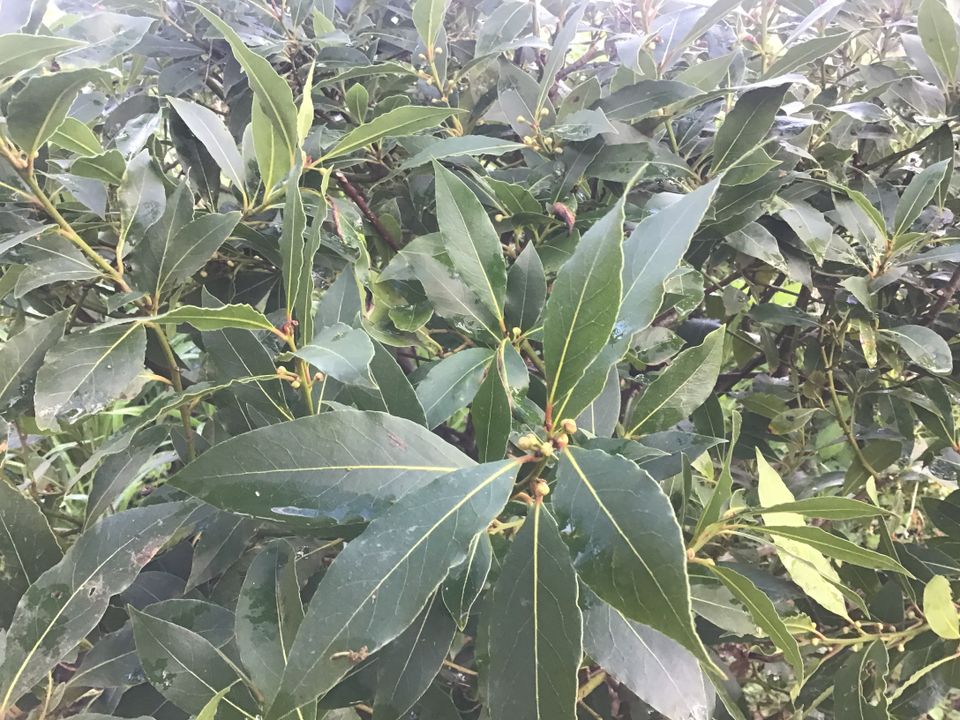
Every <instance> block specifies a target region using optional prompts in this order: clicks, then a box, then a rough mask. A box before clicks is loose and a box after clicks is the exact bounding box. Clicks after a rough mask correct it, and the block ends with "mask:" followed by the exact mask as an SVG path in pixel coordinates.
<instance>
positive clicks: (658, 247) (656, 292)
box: [615, 180, 719, 337]
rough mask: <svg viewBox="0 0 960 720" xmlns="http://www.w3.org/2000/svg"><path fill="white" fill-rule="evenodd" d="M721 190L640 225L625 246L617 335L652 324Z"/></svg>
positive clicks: (709, 188)
mask: <svg viewBox="0 0 960 720" xmlns="http://www.w3.org/2000/svg"><path fill="white" fill-rule="evenodd" d="M718 187H719V181H717V180H714V181H713V182H710V183H707V184H706V185H704V186H702V187H700V188H698V189H696V190H694V191H693V192H692V193H689V194H688V195H684V196H682V197H681V198H680V199H678V200H677V201H676V202H675V203H672V204H670V205H668V206H667V207H665V208H663V209H661V210H658V211H657V212H656V213H654V214H653V215H649V216H647V217H645V218H644V219H643V221H642V222H640V223H639V224H638V225H637V226H636V228H634V230H633V232H632V233H630V237H628V238H627V239H626V241H624V243H623V302H622V303H621V305H620V313H619V315H618V317H617V325H616V326H615V327H616V331H617V332H618V333H620V334H622V335H623V336H624V337H626V336H630V335H633V334H634V333H636V332H638V331H640V330H643V329H644V328H646V327H647V326H649V325H650V323H651V322H653V319H654V318H655V317H656V315H657V312H658V311H659V310H660V305H661V304H662V303H663V294H664V289H663V284H664V282H665V281H666V279H667V278H668V277H669V276H670V274H671V273H673V272H674V271H675V270H676V269H677V267H679V265H680V261H681V260H682V259H683V256H684V254H685V253H686V251H687V248H688V247H690V240H691V239H692V238H693V235H694V233H695V232H696V231H697V228H698V227H699V226H700V221H701V220H703V217H704V215H706V212H707V209H708V208H709V207H710V203H711V202H712V201H713V197H714V195H715V194H716V191H717V188H718Z"/></svg>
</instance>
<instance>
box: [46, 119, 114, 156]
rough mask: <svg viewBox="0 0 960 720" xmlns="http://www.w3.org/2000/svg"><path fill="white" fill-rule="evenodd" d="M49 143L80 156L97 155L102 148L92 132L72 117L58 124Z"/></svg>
mask: <svg viewBox="0 0 960 720" xmlns="http://www.w3.org/2000/svg"><path fill="white" fill-rule="evenodd" d="M50 142H51V143H53V144H54V145H57V146H59V147H62V148H63V149H64V150H69V151H70V152H72V153H75V154H77V155H82V156H93V155H99V154H100V153H102V152H103V146H102V145H101V144H100V140H99V139H98V138H97V136H96V135H95V134H94V132H93V130H91V129H90V128H89V127H87V126H86V125H84V124H83V123H82V122H80V121H79V120H77V119H76V118H72V117H68V118H66V119H65V120H64V121H63V122H62V123H60V127H58V128H57V131H56V132H55V133H54V134H53V135H51V136H50Z"/></svg>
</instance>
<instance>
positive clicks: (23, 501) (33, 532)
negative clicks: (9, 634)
mask: <svg viewBox="0 0 960 720" xmlns="http://www.w3.org/2000/svg"><path fill="white" fill-rule="evenodd" d="M62 557H63V551H62V550H61V549H60V546H59V545H58V544H57V539H56V537H54V535H53V533H52V532H51V530H50V526H49V525H47V519H46V518H45V517H44V516H43V513H41V512H40V508H39V507H38V506H37V504H36V503H35V502H34V501H33V500H30V499H28V498H26V497H25V496H24V495H23V494H22V493H21V492H20V491H19V490H17V489H16V488H15V487H13V486H12V485H10V484H9V483H7V482H0V567H2V568H3V582H4V590H3V592H2V593H0V631H2V629H3V628H7V627H9V626H10V620H11V619H12V618H13V614H14V611H15V610H16V609H17V603H18V602H19V600H20V598H21V597H22V596H23V594H24V593H25V592H26V591H27V588H29V587H30V586H31V585H32V584H33V583H35V582H36V581H37V579H38V578H39V577H40V576H41V575H42V574H43V573H44V572H46V571H47V570H48V569H50V568H51V567H53V566H54V565H56V564H57V563H58V562H60V559H61V558H62Z"/></svg>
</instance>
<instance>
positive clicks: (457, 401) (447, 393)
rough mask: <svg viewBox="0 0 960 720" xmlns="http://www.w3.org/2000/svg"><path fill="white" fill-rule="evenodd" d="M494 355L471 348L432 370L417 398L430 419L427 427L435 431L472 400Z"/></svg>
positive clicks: (446, 358)
mask: <svg viewBox="0 0 960 720" xmlns="http://www.w3.org/2000/svg"><path fill="white" fill-rule="evenodd" d="M492 357H493V351H492V350H487V349H484V348H469V349H467V350H462V351H460V352H458V353H454V354H453V355H450V356H448V357H445V358H444V359H443V360H440V361H439V362H437V363H435V364H434V365H432V366H431V367H430V370H429V371H428V372H427V375H426V377H425V378H424V379H423V380H421V381H420V382H419V384H418V385H417V397H418V398H420V404H421V405H423V411H424V413H425V414H426V417H427V427H430V428H435V427H436V426H437V425H439V424H440V423H442V422H444V421H446V420H447V419H449V418H450V416H451V415H453V413H455V412H456V411H457V410H459V409H460V408H463V407H466V406H467V405H469V404H470V401H471V400H473V397H474V395H476V394H477V391H478V390H479V389H480V384H481V383H482V382H483V370H484V368H485V367H486V366H487V365H488V364H489V363H490V360H491V358H492Z"/></svg>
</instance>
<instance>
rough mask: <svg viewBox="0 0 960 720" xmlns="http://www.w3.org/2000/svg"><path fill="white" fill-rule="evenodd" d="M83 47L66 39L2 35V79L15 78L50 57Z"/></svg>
mask: <svg viewBox="0 0 960 720" xmlns="http://www.w3.org/2000/svg"><path fill="white" fill-rule="evenodd" d="M81 45H83V43H82V42H81V41H79V40H71V39H70V38H64V37H53V36H51V35H28V34H20V33H5V34H3V35H0V58H2V60H0V77H4V78H7V77H13V76H15V75H18V74H19V73H21V72H23V71H24V70H29V69H31V68H33V67H35V66H37V65H39V64H40V63H41V62H43V61H44V60H45V59H46V58H48V57H51V56H53V55H56V54H57V53H60V52H63V51H65V50H70V49H72V48H76V47H80V46H81Z"/></svg>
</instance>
